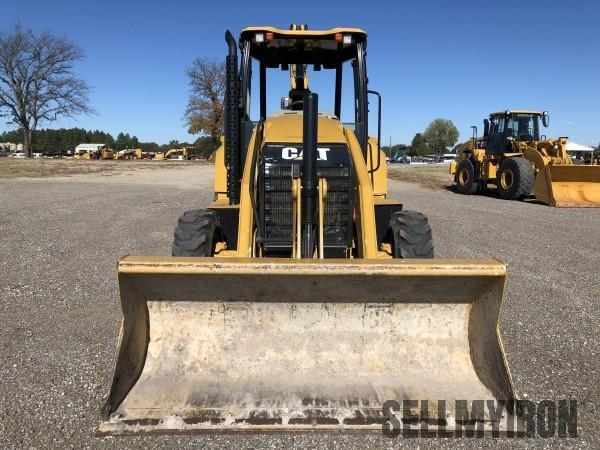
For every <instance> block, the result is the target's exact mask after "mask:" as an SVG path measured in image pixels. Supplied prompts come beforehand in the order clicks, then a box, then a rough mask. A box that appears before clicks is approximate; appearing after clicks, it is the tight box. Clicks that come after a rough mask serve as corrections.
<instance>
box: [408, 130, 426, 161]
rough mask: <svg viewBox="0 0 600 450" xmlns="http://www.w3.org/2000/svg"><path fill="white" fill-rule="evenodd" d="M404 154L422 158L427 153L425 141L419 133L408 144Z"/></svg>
mask: <svg viewBox="0 0 600 450" xmlns="http://www.w3.org/2000/svg"><path fill="white" fill-rule="evenodd" d="M406 153H407V155H409V156H422V155H426V154H427V153H429V148H428V147H427V141H426V140H425V138H424V137H423V135H422V134H421V133H417V134H415V137H413V140H412V142H411V143H410V147H409V149H408V150H407V152H406Z"/></svg>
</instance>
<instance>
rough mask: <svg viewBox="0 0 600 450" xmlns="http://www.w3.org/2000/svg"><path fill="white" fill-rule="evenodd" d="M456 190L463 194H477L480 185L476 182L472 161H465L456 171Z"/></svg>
mask: <svg viewBox="0 0 600 450" xmlns="http://www.w3.org/2000/svg"><path fill="white" fill-rule="evenodd" d="M454 182H455V183H456V190H457V191H458V192H460V193H461V194H465V195H471V194H474V193H475V192H477V187H478V183H477V181H475V166H474V165H473V163H472V162H471V160H470V159H463V160H462V161H461V162H460V163H459V164H458V168H457V169H456V175H455V176H454Z"/></svg>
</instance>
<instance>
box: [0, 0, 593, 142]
mask: <svg viewBox="0 0 600 450" xmlns="http://www.w3.org/2000/svg"><path fill="white" fill-rule="evenodd" d="M1 5H2V8H0V30H3V31H6V30H10V29H11V28H12V27H14V26H15V25H16V24H17V23H20V24H21V26H23V27H25V28H31V29H33V30H34V31H40V30H45V29H48V30H51V31H53V32H54V33H56V34H58V35H64V36H66V37H67V38H68V39H69V40H71V41H72V42H74V43H76V44H77V45H78V46H79V47H80V48H81V49H82V50H83V52H84V54H85V59H84V60H83V61H82V62H80V63H78V64H77V65H76V68H75V69H76V72H77V73H78V74H79V75H80V76H81V77H82V78H84V79H85V80H86V81H87V82H88V83H89V84H90V86H91V87H92V92H91V95H90V100H91V106H92V107H93V108H94V109H95V110H96V112H97V115H94V116H89V117H87V116H80V117H77V118H76V119H63V120H58V121H56V122H53V123H51V124H46V125H45V126H44V127H45V128H59V127H83V128H87V129H99V130H103V131H108V132H110V133H112V134H113V136H116V135H117V134H118V133H119V132H120V131H123V132H128V133H130V134H132V135H136V136H137V137H138V138H139V139H140V140H141V141H155V142H158V143H159V144H160V143H166V142H168V141H169V140H171V139H178V140H180V141H193V140H194V139H195V137H194V136H191V135H189V134H188V133H187V129H186V126H185V124H184V122H183V118H182V117H183V113H184V110H185V106H186V103H187V100H188V96H189V86H188V81H187V78H186V75H185V69H186V67H188V66H190V64H191V63H192V61H193V60H194V59H195V58H196V57H208V58H215V59H218V60H223V59H224V57H225V53H226V50H227V48H226V45H225V41H224V33H225V30H227V29H229V30H231V31H232V33H233V34H234V35H235V36H237V35H238V34H239V31H240V30H241V29H242V28H244V27H246V26H262V25H269V26H275V27H278V28H284V29H285V28H288V27H289V25H290V24H291V23H306V24H308V25H309V28H311V29H328V28H333V27H336V26H344V27H359V28H362V29H364V30H365V31H366V32H367V33H368V45H367V66H368V76H369V88H370V89H375V90H378V91H379V92H381V94H382V97H383V105H382V109H383V121H382V141H383V144H384V145H385V144H388V143H389V141H390V139H391V142H392V143H393V144H396V143H407V144H408V143H410V141H411V140H412V138H413V136H414V134H415V133H416V132H421V131H423V130H424V129H425V128H426V127H427V125H428V124H429V123H430V122H431V121H432V120H433V119H436V118H440V117H441V118H445V119H450V120H452V122H453V123H454V124H455V125H456V127H457V128H458V130H459V132H460V140H461V141H463V140H466V139H467V138H469V137H470V135H471V129H470V126H471V125H477V126H478V127H479V129H480V130H481V128H482V120H483V119H484V118H485V117H486V116H487V115H488V114H489V113H490V112H494V111H503V110H505V109H535V110H547V111H549V113H550V127H549V129H547V130H544V131H545V132H546V134H547V135H548V136H569V137H570V138H571V140H573V141H575V142H578V143H581V144H586V145H597V144H598V143H599V142H600V120H599V119H600V117H599V112H600V31H598V30H599V28H598V27H599V26H600V1H598V0H585V1H584V0H580V1H566V0H565V1H558V0H545V1H537V0H527V1H523V0H520V1H519V0H504V1H496V2H491V1H474V0H473V1H471V0H461V1H450V0H448V1H429V0H420V1H407V2H403V1H387V2H377V1H375V0H370V1H361V2H359V1H344V2H334V1H323V0H321V1H309V0H303V1H301V2H287V1H278V2H272V1H267V0H261V1H257V2H248V1H244V2H241V1H240V2H237V1H235V0H229V1H220V2H219V1H211V2H204V1H201V0H195V1H188V0H178V1H175V0H173V1H167V0H164V1H158V0H144V1H126V0H121V1H114V0H103V1H81V0H53V1H51V2H50V1H43V0H38V1H34V0H2V2H1ZM256 72H257V71H256ZM333 79H334V78H333V76H332V75H331V74H328V73H324V72H323V71H322V72H319V73H314V74H313V73H311V74H310V75H309V80H310V84H311V90H313V91H316V92H318V93H319V96H320V106H321V108H322V109H329V110H331V109H332V107H330V106H329V104H331V103H332V92H333ZM268 80H269V89H270V91H269V92H270V94H269V95H270V97H269V104H268V105H269V110H270V111H271V110H273V109H276V107H277V106H276V105H278V103H279V99H280V97H281V96H285V95H286V93H287V86H286V83H287V78H286V74H285V73H281V72H280V73H273V74H271V73H269V75H268ZM348 85H349V83H344V86H345V88H346V89H345V90H344V95H346V94H347V95H351V91H349V90H348V89H347V88H348ZM255 86H256V84H255ZM346 98H348V100H350V97H346ZM256 103H257V102H256V101H255V102H254V106H256ZM343 105H345V107H344V108H343V111H342V119H343V120H344V119H345V118H348V119H349V118H350V114H349V113H350V112H351V111H350V108H351V103H350V102H349V101H347V102H346V103H343ZM372 109H374V108H372ZM375 123H376V122H375V119H374V117H372V118H371V124H375ZM13 128H15V127H14V126H13V125H7V124H5V123H4V122H0V131H5V130H9V129H13ZM375 130H376V128H375V127H374V126H373V128H372V129H371V132H370V134H371V135H373V134H376V131H375Z"/></svg>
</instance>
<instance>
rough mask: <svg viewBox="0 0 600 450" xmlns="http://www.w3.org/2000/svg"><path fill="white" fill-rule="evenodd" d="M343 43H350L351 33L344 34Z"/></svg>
mask: <svg viewBox="0 0 600 450" xmlns="http://www.w3.org/2000/svg"><path fill="white" fill-rule="evenodd" d="M344 44H352V35H351V34H345V35H344Z"/></svg>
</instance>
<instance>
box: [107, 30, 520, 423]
mask: <svg viewBox="0 0 600 450" xmlns="http://www.w3.org/2000/svg"><path fill="white" fill-rule="evenodd" d="M226 42H227V45H228V54H227V56H226V93H225V101H224V111H225V129H224V139H223V145H222V146H221V147H220V148H219V149H218V151H217V153H216V157H215V192H214V202H213V203H212V204H211V205H210V206H209V207H208V208H206V209H195V210H192V211H187V212H185V213H184V214H183V215H182V216H181V217H180V218H179V220H178V224H177V227H176V228H175V233H174V241H173V246H172V257H156V256H154V257H152V256H137V257H134V256H127V257H124V258H122V259H121V260H120V261H119V263H118V280H119V289H120V295H121V306H122V313H123V322H122V326H121V330H120V333H119V337H118V344H117V357H116V363H115V367H114V375H113V379H112V380H113V381H112V385H111V387H110V393H109V395H108V398H107V401H106V403H105V405H104V408H103V414H104V421H103V422H102V424H101V425H100V427H99V430H98V433H99V434H100V435H105V434H116V435H119V434H136V433H168V432H198V431H201V432H206V431H217V432H220V431H257V430H258V431H290V430H319V429H320V430H332V431H335V430H366V431H368V430H372V431H376V432H381V429H382V424H383V423H385V421H386V417H385V415H384V414H383V413H382V408H383V405H384V403H385V402H386V401H387V400H396V401H398V402H403V400H406V399H412V400H420V401H424V400H427V401H428V402H429V403H428V404H429V408H428V411H427V412H426V414H421V415H420V416H419V417H420V419H419V420H420V421H421V422H423V423H428V424H429V425H430V426H448V427H449V428H448V429H451V427H452V426H453V424H455V423H456V420H457V419H456V418H455V417H453V415H452V413H451V412H450V411H451V410H452V408H453V405H454V402H455V401H456V400H458V399H460V400H465V401H469V402H470V401H472V400H475V399H477V400H484V399H490V400H511V399H514V393H513V387H512V382H511V376H510V372H509V369H508V365H507V362H506V358H505V353H504V350H503V347H502V341H501V339H500V335H499V332H498V325H497V324H498V317H499V314H500V312H501V307H502V297H503V288H504V281H505V275H506V268H505V265H504V264H503V263H502V262H500V261H497V260H488V259H482V260H443V259H433V256H434V254H433V241H432V234H431V228H430V225H429V223H428V220H427V218H426V217H425V216H424V215H423V214H421V213H419V212H417V211H410V210H405V209H404V208H403V205H402V203H401V202H399V201H397V200H394V199H391V198H389V197H388V194H387V174H386V163H385V154H384V153H383V151H382V150H381V148H380V147H379V143H380V142H381V139H380V138H381V128H380V119H381V96H380V95H379V94H378V93H377V92H375V91H372V90H370V89H369V87H368V78H367V70H366V68H367V66H366V44H367V35H366V33H365V32H364V31H362V30H360V29H355V28H334V29H330V30H309V29H308V28H307V27H306V26H303V25H302V26H291V27H290V29H287V30H286V29H277V28H272V27H250V28H246V29H244V30H242V32H241V34H240V37H239V40H236V39H235V38H234V37H233V35H232V34H231V33H230V32H229V31H228V32H227V33H226ZM238 51H239V52H240V56H238ZM256 69H257V71H258V76H257V84H258V103H259V104H258V108H257V117H252V114H251V113H252V111H253V110H252V109H251V107H250V99H251V98H253V97H252V94H251V87H253V86H252V84H251V80H252V73H253V70H256ZM278 70H279V71H281V70H283V71H286V72H287V73H288V74H289V76H290V81H291V85H290V90H289V92H288V93H281V92H280V93H279V95H281V94H284V97H283V98H282V99H281V106H282V108H281V110H277V111H274V112H272V113H270V114H267V72H270V73H273V72H275V71H278ZM309 71H310V72H311V79H312V77H313V76H317V75H318V74H319V72H320V71H331V74H332V77H331V79H334V80H335V82H334V86H333V89H332V94H333V95H332V96H331V99H332V104H333V105H332V106H333V108H332V109H333V111H332V112H326V111H325V108H323V109H322V110H319V107H320V106H323V104H321V105H319V94H318V93H316V92H312V91H311V90H310V87H309V82H308V72H309ZM344 71H348V75H349V78H350V79H351V80H352V81H351V82H352V83H353V87H354V89H353V92H354V95H353V97H352V98H350V99H346V100H345V101H348V102H349V104H350V105H351V106H352V110H353V117H352V123H343V122H342V121H341V107H342V106H341V105H342V80H343V73H344ZM285 94H286V95H285ZM369 96H371V98H372V99H376V100H377V102H376V107H373V108H372V112H373V114H375V113H376V114H377V118H378V121H377V126H376V127H375V129H376V130H377V134H376V137H375V136H373V137H371V136H370V135H369V123H368V122H369ZM374 103H375V102H372V105H373V104H374ZM373 106H374V105H373ZM438 401H446V402H447V405H448V412H445V411H446V410H445V408H441V406H440V405H442V404H443V403H439V402H438ZM469 404H470V403H469ZM474 408H475V406H474ZM402 409H403V411H404V412H405V413H407V414H409V415H410V419H411V420H413V419H414V413H415V411H414V408H412V409H411V408H407V409H406V408H402ZM478 412H479V413H480V416H478V417H479V419H480V422H481V423H483V424H487V425H489V424H490V423H492V422H493V417H491V416H490V414H489V412H488V411H487V410H485V411H484V410H481V411H479V410H478ZM399 413H400V414H401V413H402V412H399ZM473 414H475V410H473ZM421 422H419V423H421Z"/></svg>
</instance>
